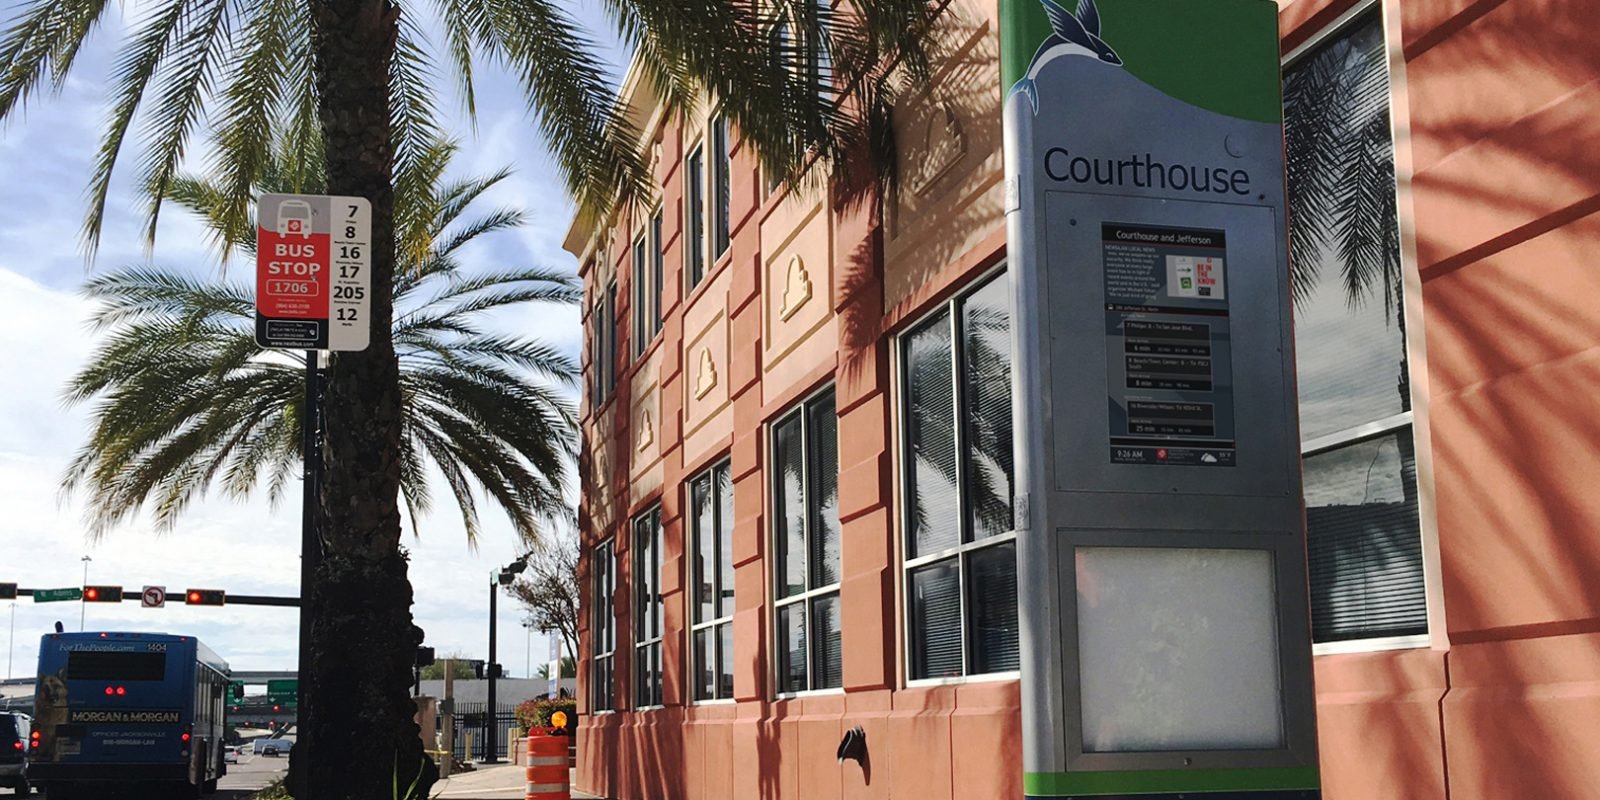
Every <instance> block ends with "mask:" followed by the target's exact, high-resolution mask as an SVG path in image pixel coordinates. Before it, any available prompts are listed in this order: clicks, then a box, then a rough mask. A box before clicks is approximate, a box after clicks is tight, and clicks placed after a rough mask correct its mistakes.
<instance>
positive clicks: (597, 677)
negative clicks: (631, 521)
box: [589, 540, 617, 711]
mask: <svg viewBox="0 0 1600 800" xmlns="http://www.w3.org/2000/svg"><path fill="white" fill-rule="evenodd" d="M589 564H590V567H591V569H592V570H593V575H594V594H593V597H594V619H593V620H592V622H591V623H590V635H589V642H590V649H591V650H593V651H594V655H593V656H592V658H591V662H590V667H589V668H590V675H589V678H590V687H589V691H590V694H589V697H590V700H591V705H592V706H593V709H594V710H595V711H610V710H612V709H615V708H616V707H617V702H616V682H615V680H613V675H614V673H613V671H612V664H613V663H614V661H613V659H612V656H613V655H614V654H615V653H616V650H617V620H616V612H615V610H614V609H613V608H612V607H611V601H612V598H613V597H614V596H615V594H616V591H617V573H616V563H615V561H614V560H613V558H612V553H611V542H610V541H609V540H608V541H605V542H602V543H600V544H599V545H596V546H595V548H594V554H593V556H592V557H591V558H590V560H589Z"/></svg>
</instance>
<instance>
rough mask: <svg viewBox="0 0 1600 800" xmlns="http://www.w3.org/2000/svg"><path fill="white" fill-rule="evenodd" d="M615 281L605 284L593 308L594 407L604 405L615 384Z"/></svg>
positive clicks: (597, 407)
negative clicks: (603, 290)
mask: <svg viewBox="0 0 1600 800" xmlns="http://www.w3.org/2000/svg"><path fill="white" fill-rule="evenodd" d="M616 311H617V283H616V281H612V282H611V283H609V284H607V285H606V293H605V295H604V296H603V297H601V298H600V305H599V307H598V308H596V309H595V320H594V357H593V358H592V359H591V360H592V361H593V362H594V404H593V405H594V408H595V409H599V408H600V406H602V405H604V404H605V402H606V398H608V397H610V396H611V392H612V390H613V389H615V388H616V386H617V313H616Z"/></svg>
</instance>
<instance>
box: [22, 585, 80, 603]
mask: <svg viewBox="0 0 1600 800" xmlns="http://www.w3.org/2000/svg"><path fill="white" fill-rule="evenodd" d="M82 599H83V590H82V589H80V588H78V587H76V586H73V587H71V588H68V589H34V590H33V602H35V603H55V602H58V601H61V600H82Z"/></svg>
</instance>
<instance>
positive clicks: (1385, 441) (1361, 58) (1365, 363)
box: [1283, 13, 1427, 642]
mask: <svg viewBox="0 0 1600 800" xmlns="http://www.w3.org/2000/svg"><path fill="white" fill-rule="evenodd" d="M1283 89H1284V134H1285V139H1286V147H1287V161H1288V167H1289V170H1288V172H1289V174H1288V178H1289V205H1290V212H1291V213H1290V215H1289V218H1290V223H1291V230H1290V237H1289V239H1290V243H1291V247H1292V250H1291V253H1290V259H1291V264H1292V277H1293V282H1294V312H1295V313H1294V316H1295V320H1294V321H1295V349H1296V354H1297V362H1298V363H1297V368H1298V378H1299V388H1300V429H1301V435H1302V437H1303V441H1302V450H1303V455H1304V476H1305V501H1306V528H1307V533H1308V544H1307V551H1308V558H1309V565H1310V572H1311V612H1312V622H1311V628H1312V639H1313V641H1317V642H1329V641H1339V640H1350V639H1370V638H1378V637H1389V636H1406V635H1416V634H1424V633H1426V632H1427V603H1426V599H1425V597H1426V595H1425V591H1424V587H1423V574H1422V537H1421V528H1420V523H1419V520H1418V512H1417V473H1416V469H1417V467H1416V442H1415V440H1414V438H1413V434H1412V414H1411V377H1410V365H1409V363H1408V362H1407V357H1406V336H1407V331H1406V321H1405V313H1404V298H1403V294H1404V291H1403V283H1404V280H1403V275H1402V270H1401V260H1400V235H1399V216H1398V214H1397V212H1396V208H1395V200H1396V196H1395V175H1394V144H1393V139H1392V133H1391V130H1390V124H1389V97H1390V87H1389V73H1388V64H1387V54H1386V51H1385V45H1384V39H1383V28H1382V24H1381V21H1380V18H1379V16H1378V14H1376V13H1372V14H1367V15H1364V16H1361V17H1359V18H1357V19H1356V20H1355V21H1353V22H1352V24H1350V25H1349V26H1348V27H1346V28H1344V29H1342V30H1338V31H1335V32H1334V33H1333V34H1332V35H1330V36H1328V37H1327V38H1326V39H1325V40H1324V41H1322V42H1321V43H1319V44H1317V45H1316V46H1315V47H1313V48H1312V49H1310V50H1309V51H1307V52H1306V53H1304V54H1302V55H1300V56H1299V57H1297V58H1296V59H1295V60H1294V61H1293V62H1291V63H1290V64H1288V65H1287V66H1286V68H1285V71H1284V86H1283Z"/></svg>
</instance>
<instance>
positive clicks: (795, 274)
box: [778, 256, 811, 320]
mask: <svg viewBox="0 0 1600 800" xmlns="http://www.w3.org/2000/svg"><path fill="white" fill-rule="evenodd" d="M784 272H785V277H784V284H783V306H782V308H780V309H779V310H778V316H779V317H781V318H782V319H784V320H787V319H789V318H790V317H792V316H794V314H795V312H796V311H799V310H800V307H801V306H803V305H805V304H806V301H807V300H810V299H811V274H810V273H809V272H806V264H805V262H804V261H801V260H800V257H799V256H794V257H793V258H790V259H789V266H788V268H787V269H786V270H785V271H784Z"/></svg>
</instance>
